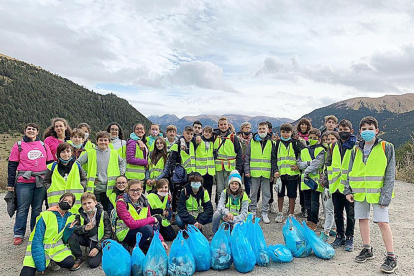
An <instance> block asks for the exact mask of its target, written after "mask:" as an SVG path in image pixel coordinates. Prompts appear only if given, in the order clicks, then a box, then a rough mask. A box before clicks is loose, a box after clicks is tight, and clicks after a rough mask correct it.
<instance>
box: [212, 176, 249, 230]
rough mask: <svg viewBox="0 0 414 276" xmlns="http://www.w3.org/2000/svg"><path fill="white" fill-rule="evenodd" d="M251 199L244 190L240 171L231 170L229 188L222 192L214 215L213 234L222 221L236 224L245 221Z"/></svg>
mask: <svg viewBox="0 0 414 276" xmlns="http://www.w3.org/2000/svg"><path fill="white" fill-rule="evenodd" d="M249 203H250V199H249V197H248V195H247V194H246V192H245V191H244V188H243V184H242V178H241V176H240V174H239V172H238V171H236V170H234V171H232V172H231V174H230V176H229V180H228V185H227V188H226V189H224V190H223V191H222V192H221V195H220V200H219V203H218V206H217V210H216V211H215V212H214V215H213V229H212V231H213V234H215V233H216V232H217V230H218V227H219V225H220V222H221V221H225V222H228V223H230V224H231V225H234V224H236V223H238V222H241V221H245V220H246V218H247V214H248V211H249V210H248V209H249Z"/></svg>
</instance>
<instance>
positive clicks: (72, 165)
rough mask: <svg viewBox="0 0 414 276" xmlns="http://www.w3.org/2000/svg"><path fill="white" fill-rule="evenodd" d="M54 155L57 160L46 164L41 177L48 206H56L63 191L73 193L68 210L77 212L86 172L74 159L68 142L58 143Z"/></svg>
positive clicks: (85, 180) (85, 181)
mask: <svg viewBox="0 0 414 276" xmlns="http://www.w3.org/2000/svg"><path fill="white" fill-rule="evenodd" d="M56 156H57V157H58V161H55V162H53V163H51V164H49V165H48V166H47V168H48V170H47V173H46V175H45V178H44V179H43V184H44V185H45V188H46V194H47V203H48V206H50V207H52V206H56V205H57V204H58V202H59V198H60V196H61V195H63V194H64V193H73V194H74V195H75V197H76V201H75V202H74V204H73V207H72V209H71V210H70V211H71V213H72V214H77V213H78V210H79V208H80V207H81V202H80V198H81V196H82V194H83V192H84V189H85V187H86V183H87V181H88V179H87V175H86V172H85V171H84V170H83V168H82V167H81V166H80V164H79V163H78V162H77V161H76V160H75V156H74V155H73V148H72V146H71V145H70V144H69V143H66V142H65V143H62V144H60V145H59V146H58V147H57V151H56Z"/></svg>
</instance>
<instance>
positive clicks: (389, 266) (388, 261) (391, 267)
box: [381, 256, 398, 273]
mask: <svg viewBox="0 0 414 276" xmlns="http://www.w3.org/2000/svg"><path fill="white" fill-rule="evenodd" d="M397 268H398V265H397V257H389V256H387V257H386V258H385V261H384V263H383V264H382V265H381V271H382V272H385V273H394V271H395V270H396V269H397Z"/></svg>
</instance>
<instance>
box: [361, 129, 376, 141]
mask: <svg viewBox="0 0 414 276" xmlns="http://www.w3.org/2000/svg"><path fill="white" fill-rule="evenodd" d="M361 137H362V139H364V140H365V141H367V142H370V141H372V139H374V138H375V131H374V130H364V131H362V132H361Z"/></svg>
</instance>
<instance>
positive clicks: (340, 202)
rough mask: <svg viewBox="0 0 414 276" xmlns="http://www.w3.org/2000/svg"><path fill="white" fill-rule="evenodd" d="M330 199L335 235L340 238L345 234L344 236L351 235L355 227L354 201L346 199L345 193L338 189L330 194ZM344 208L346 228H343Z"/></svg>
mask: <svg viewBox="0 0 414 276" xmlns="http://www.w3.org/2000/svg"><path fill="white" fill-rule="evenodd" d="M332 201H333V205H334V213H335V223H336V233H337V236H338V237H342V238H344V237H345V235H346V237H353V236H354V227H355V216H354V203H353V202H349V201H348V200H346V197H345V195H344V194H342V193H340V192H338V191H337V192H335V193H333V194H332ZM344 209H345V211H346V230H345V229H344V228H345V227H344V216H343V214H344ZM344 234H345V235H344Z"/></svg>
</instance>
